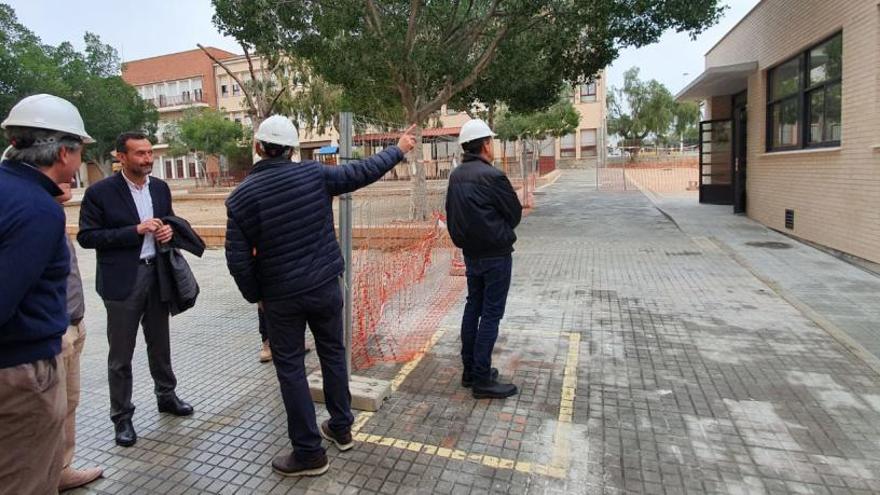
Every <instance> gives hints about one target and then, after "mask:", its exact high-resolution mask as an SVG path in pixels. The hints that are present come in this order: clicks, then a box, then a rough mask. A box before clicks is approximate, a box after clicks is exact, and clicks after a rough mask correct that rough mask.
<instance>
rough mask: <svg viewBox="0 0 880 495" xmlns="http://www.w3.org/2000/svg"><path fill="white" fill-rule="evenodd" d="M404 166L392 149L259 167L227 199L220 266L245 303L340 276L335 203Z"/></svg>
mask: <svg viewBox="0 0 880 495" xmlns="http://www.w3.org/2000/svg"><path fill="white" fill-rule="evenodd" d="M402 159H403V152H402V151H401V150H400V148H398V147H397V146H391V147H389V148H386V149H385V150H383V151H381V152H379V153H377V154H375V155H373V156H371V157H369V158H367V159H365V160H362V161H357V162H351V163H347V164H345V165H340V166H330V165H322V164H320V163H318V162H314V161H305V162H302V163H293V162H291V161H290V160H287V159H283V158H275V159H267V160H261V161H260V162H257V163H256V164H255V165H254V168H253V170H252V171H251V173H250V175H248V176H247V178H245V180H244V181H243V182H242V183H241V184H239V185H238V187H236V188H235V191H233V192H232V194H230V195H229V198H227V200H226V215H227V227H226V264H227V266H228V267H229V272H230V273H231V274H232V276H233V278H234V279H235V283H236V284H237V285H238V288H239V290H240V291H241V293H242V295H243V296H244V298H245V299H247V300H248V301H249V302H252V303H255V302H258V301H262V300H266V301H273V300H279V299H284V298H288V297H292V296H296V295H297V294H302V293H304V292H307V291H309V290H312V289H315V288H318V287H320V286H322V285H324V284H326V283H328V282H330V281H331V280H333V279H334V278H336V277H337V276H339V274H341V273H342V272H343V270H344V269H345V265H344V264H343V261H342V254H341V252H340V251H339V244H338V243H337V242H336V232H335V231H334V228H333V196H337V195H339V194H344V193H347V192H352V191H354V190H356V189H360V188H361V187H364V186H367V185H369V184H372V183H373V182H375V181H377V180H379V179H380V178H381V177H382V176H383V175H385V173H386V172H388V171H389V170H391V169H392V168H394V166H395V165H396V164H397V163H398V162H400V160H402ZM254 249H256V251H257V255H256V256H254V254H253V253H254Z"/></svg>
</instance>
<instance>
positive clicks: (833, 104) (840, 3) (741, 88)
mask: <svg viewBox="0 0 880 495" xmlns="http://www.w3.org/2000/svg"><path fill="white" fill-rule="evenodd" d="M807 6H808V8H806V7H807ZM705 67H706V68H705V71H704V72H703V73H702V74H701V75H700V76H699V77H697V78H696V80H694V81H693V82H692V83H691V84H690V85H689V86H687V87H686V88H685V89H683V90H682V91H681V93H679V95H678V96H677V97H678V98H679V99H691V100H702V101H705V102H706V114H707V117H706V118H707V120H706V121H705V122H702V123H701V141H702V143H701V149H700V152H701V153H700V157H701V158H700V165H701V174H700V175H701V184H700V201H701V202H705V203H717V204H730V205H732V206H733V211H735V212H743V213H746V214H747V215H748V216H749V217H751V218H754V219H755V220H758V221H759V222H761V223H763V224H765V225H767V226H769V227H771V228H774V229H776V230H779V231H782V232H785V233H788V234H791V235H793V236H796V237H799V238H802V239H804V240H807V241H810V242H813V243H816V244H820V245H823V246H827V247H830V248H833V249H835V250H838V251H841V252H844V253H848V254H851V255H854V256H857V257H861V258H864V259H867V260H870V261H874V262H880V6H878V3H877V1H876V0H827V1H822V2H819V1H814V2H803V1H801V0H763V1H762V2H760V3H759V4H758V5H756V6H755V7H754V9H752V11H751V12H749V14H748V15H746V16H745V18H743V19H742V20H741V21H740V22H739V23H738V24H737V25H736V26H735V27H734V28H733V29H731V30H730V31H729V32H728V33H727V34H726V35H725V36H724V37H723V38H722V39H721V40H720V41H719V42H718V43H717V44H716V45H715V46H714V47H713V48H712V49H711V50H709V52H708V53H706V56H705Z"/></svg>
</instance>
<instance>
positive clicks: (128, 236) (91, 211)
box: [76, 189, 144, 249]
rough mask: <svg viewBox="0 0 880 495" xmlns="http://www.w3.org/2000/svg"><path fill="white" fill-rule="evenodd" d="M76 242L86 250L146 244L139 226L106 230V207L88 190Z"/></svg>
mask: <svg viewBox="0 0 880 495" xmlns="http://www.w3.org/2000/svg"><path fill="white" fill-rule="evenodd" d="M76 240H77V241H78V242H79V245H80V246H82V247H84V248H85V249H113V248H126V247H136V246H140V245H141V244H143V242H144V238H143V236H141V235H140V234H138V233H137V225H130V226H126V227H118V228H104V207H103V205H102V203H101V201H100V200H99V199H97V198H95V194H94V191H93V190H92V189H86V194H85V196H84V197H83V200H82V204H81V205H80V209H79V233H78V234H77V235H76Z"/></svg>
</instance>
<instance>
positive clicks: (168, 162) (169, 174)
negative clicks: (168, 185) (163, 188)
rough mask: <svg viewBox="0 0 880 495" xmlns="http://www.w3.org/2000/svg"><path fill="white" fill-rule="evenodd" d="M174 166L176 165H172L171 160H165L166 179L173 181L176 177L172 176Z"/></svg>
mask: <svg viewBox="0 0 880 495" xmlns="http://www.w3.org/2000/svg"><path fill="white" fill-rule="evenodd" d="M173 165H174V164H173V163H171V160H165V178H166V179H171V178H173V177H174V175H172V167H173Z"/></svg>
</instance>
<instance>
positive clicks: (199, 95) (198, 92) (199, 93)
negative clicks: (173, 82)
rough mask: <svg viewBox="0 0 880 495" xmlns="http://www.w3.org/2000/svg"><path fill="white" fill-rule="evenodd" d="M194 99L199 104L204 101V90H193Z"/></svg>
mask: <svg viewBox="0 0 880 495" xmlns="http://www.w3.org/2000/svg"><path fill="white" fill-rule="evenodd" d="M193 99H194V100H195V101H197V102H201V101H202V90H201V89H194V90H193Z"/></svg>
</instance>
